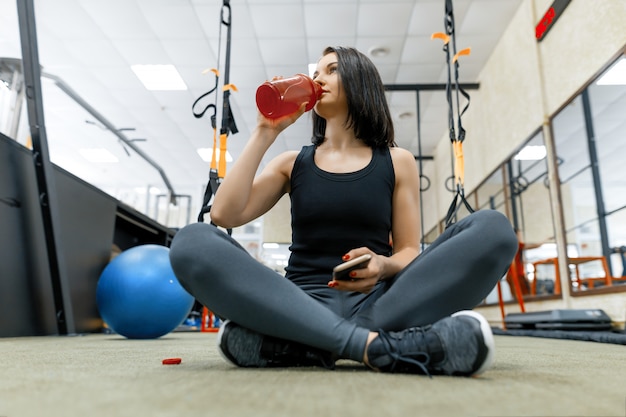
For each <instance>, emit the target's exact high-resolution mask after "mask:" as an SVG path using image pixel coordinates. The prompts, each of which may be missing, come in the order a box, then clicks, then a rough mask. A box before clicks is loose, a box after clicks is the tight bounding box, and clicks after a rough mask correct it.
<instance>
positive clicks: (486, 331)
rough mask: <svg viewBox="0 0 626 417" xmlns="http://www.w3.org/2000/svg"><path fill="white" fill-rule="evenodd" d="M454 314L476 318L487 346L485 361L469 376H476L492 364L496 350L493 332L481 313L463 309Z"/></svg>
mask: <svg viewBox="0 0 626 417" xmlns="http://www.w3.org/2000/svg"><path fill="white" fill-rule="evenodd" d="M454 316H470V317H473V318H475V319H476V320H478V322H479V323H480V330H481V331H482V334H483V340H484V341H485V345H486V346H487V357H486V358H485V361H484V362H483V363H482V365H480V368H478V370H477V371H476V372H474V373H473V374H472V375H471V376H477V375H480V374H482V373H483V372H485V371H486V370H487V369H489V368H491V365H493V360H494V357H495V352H496V343H495V341H494V339H493V332H492V331H491V326H490V325H489V322H488V321H487V319H485V318H484V317H483V316H482V315H481V314H479V313H477V312H475V311H471V310H463V311H458V312H456V313H454V314H453V315H452V317H454Z"/></svg>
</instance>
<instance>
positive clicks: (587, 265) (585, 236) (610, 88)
mask: <svg viewBox="0 0 626 417" xmlns="http://www.w3.org/2000/svg"><path fill="white" fill-rule="evenodd" d="M620 68H626V59H625V58H624V57H621V58H620V59H618V60H617V61H616V62H615V63H613V65H611V66H610V67H609V68H608V69H607V70H606V71H605V72H604V73H602V74H601V75H600V76H599V77H598V78H597V79H596V80H595V81H594V82H593V83H591V84H590V85H589V87H588V88H587V89H586V90H584V91H583V92H582V93H581V94H580V95H579V96H577V97H576V98H575V99H574V100H573V101H572V102H571V103H569V105H567V106H566V107H565V108H564V109H563V110H562V111H560V112H559V114H557V115H556V116H555V117H554V119H553V121H552V127H553V131H554V140H555V146H556V152H557V154H558V155H559V157H560V158H561V159H562V163H561V164H560V165H559V178H560V182H561V196H562V203H563V214H564V219H565V232H566V239H567V245H568V253H567V255H568V262H569V269H570V271H569V272H570V280H571V288H572V291H573V292H574V293H578V292H585V291H590V290H594V289H597V288H613V287H614V286H616V285H620V284H623V283H624V282H625V281H626V278H624V275H625V273H624V265H625V263H626V260H625V259H624V249H626V248H624V246H625V245H626V194H625V193H624V190H625V189H626V178H625V177H624V175H623V173H622V172H621V171H622V168H623V164H624V162H623V161H624V153H625V152H626V136H625V135H624V132H625V131H626V118H624V114H626V77H625V76H624V75H621V77H620V76H619V75H614V74H616V72H615V71H616V70H617V71H618V72H619V71H620ZM625 73H626V70H621V74H625ZM612 74H613V75H612ZM625 288H626V287H625Z"/></svg>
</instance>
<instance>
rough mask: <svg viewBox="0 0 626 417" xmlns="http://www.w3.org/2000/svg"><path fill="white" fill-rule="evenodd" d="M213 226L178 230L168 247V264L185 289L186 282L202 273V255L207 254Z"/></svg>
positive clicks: (205, 225)
mask: <svg viewBox="0 0 626 417" xmlns="http://www.w3.org/2000/svg"><path fill="white" fill-rule="evenodd" d="M212 229H215V228H214V227H213V226H210V225H208V224H205V223H194V224H190V225H188V226H185V227H184V228H182V229H181V230H179V231H178V232H177V233H176V235H175V236H174V239H173V240H172V244H171V245H170V264H171V266H172V269H173V270H174V274H175V275H176V278H178V280H179V281H180V283H181V284H182V285H183V286H184V287H185V288H187V287H188V281H189V280H191V279H193V278H194V277H195V276H196V275H197V273H198V272H200V271H202V270H203V269H204V267H203V266H202V264H203V262H202V257H203V256H204V255H203V254H206V252H207V244H208V242H209V241H210V239H211V237H210V236H211V234H212Z"/></svg>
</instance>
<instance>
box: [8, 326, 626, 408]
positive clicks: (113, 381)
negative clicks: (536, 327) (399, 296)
mask: <svg viewBox="0 0 626 417" xmlns="http://www.w3.org/2000/svg"><path fill="white" fill-rule="evenodd" d="M215 339H216V334H215V333H199V332H175V333H170V334H169V335H167V336H164V337H162V338H160V339H152V340H129V339H125V338H123V337H121V336H118V335H110V334H90V335H85V336H69V337H68V336H66V337H59V336H51V337H26V338H6V339H3V340H2V343H0V355H1V357H2V359H3V367H2V376H1V377H0V416H7V417H17V416H20V417H35V416H36V417H42V416H46V417H72V416H81V417H84V416H87V415H88V416H90V417H104V416H107V417H110V416H119V417H122V416H133V417H137V416H150V417H155V416H177V417H178V416H183V415H202V416H229V417H239V416H252V415H254V416H259V417H262V416H272V417H277V416H298V417H305V416H315V417H319V416H342V417H349V416H396V415H411V416H422V415H423V416H429V417H435V416H436V417H440V416H454V417H459V416H624V415H625V414H626V386H625V385H624V375H626V361H624V346H621V345H613V344H603V343H595V342H582V341H571V340H557V339H544V338H533V337H514V336H496V346H497V352H496V361H495V364H494V366H493V367H492V368H491V369H490V370H489V371H487V372H486V373H485V374H483V375H481V376H480V377H477V378H455V377H442V376H436V377H433V378H432V379H429V378H428V377H425V376H416V375H390V374H378V373H375V372H372V371H369V370H367V369H366V368H364V367H363V366H362V365H360V364H358V363H356V362H350V361H342V362H340V363H339V364H338V367H337V369H336V370H335V371H328V370H325V369H321V368H297V369H239V368H235V367H233V366H231V365H229V364H228V363H226V362H225V361H224V360H223V359H222V358H221V357H220V355H219V353H218V351H217V348H216V347H215ZM173 357H178V358H181V359H182V362H181V363H180V364H179V365H163V364H162V361H163V359H166V358H173Z"/></svg>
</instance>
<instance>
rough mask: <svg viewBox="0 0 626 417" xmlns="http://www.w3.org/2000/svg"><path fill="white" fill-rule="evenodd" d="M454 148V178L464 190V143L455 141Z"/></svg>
mask: <svg viewBox="0 0 626 417" xmlns="http://www.w3.org/2000/svg"><path fill="white" fill-rule="evenodd" d="M452 146H453V147H454V177H455V180H456V184H457V185H460V186H461V188H463V184H464V182H465V159H464V157H463V142H460V141H458V140H455V141H454V142H452Z"/></svg>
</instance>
